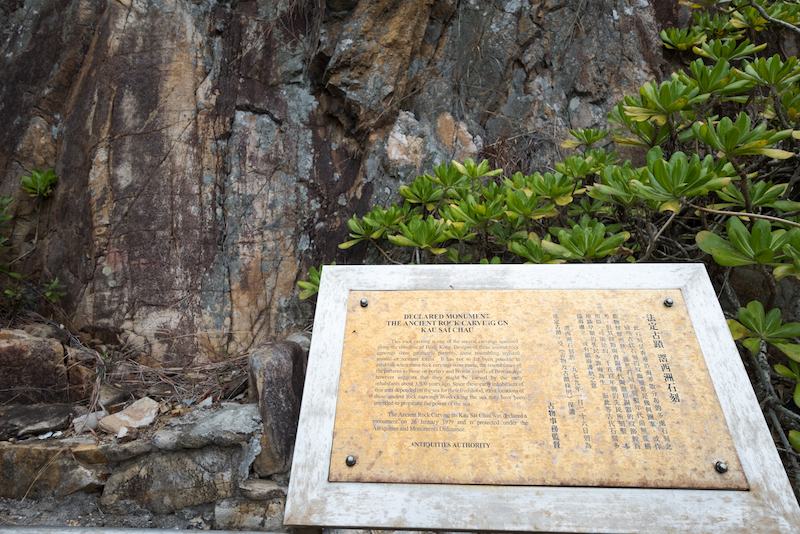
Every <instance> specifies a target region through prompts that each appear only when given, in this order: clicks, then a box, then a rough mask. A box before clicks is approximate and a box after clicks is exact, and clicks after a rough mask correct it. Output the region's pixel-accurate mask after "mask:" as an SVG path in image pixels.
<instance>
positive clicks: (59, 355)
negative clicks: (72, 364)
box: [0, 330, 71, 404]
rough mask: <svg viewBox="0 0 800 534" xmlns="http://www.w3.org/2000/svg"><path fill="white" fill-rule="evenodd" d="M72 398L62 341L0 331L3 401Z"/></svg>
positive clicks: (52, 400) (0, 387)
mask: <svg viewBox="0 0 800 534" xmlns="http://www.w3.org/2000/svg"><path fill="white" fill-rule="evenodd" d="M69 397H70V395H69V383H68V381H67V369H66V367H65V366H64V348H63V347H62V346H61V343H59V342H58V341H56V340H54V339H43V338H38V337H34V336H31V335H29V334H26V333H25V332H22V331H20V330H2V331H0V403H10V402H14V403H17V404H33V403H37V402H68V401H69V400H71V399H70V398H69Z"/></svg>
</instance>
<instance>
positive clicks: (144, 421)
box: [97, 397, 158, 434]
mask: <svg viewBox="0 0 800 534" xmlns="http://www.w3.org/2000/svg"><path fill="white" fill-rule="evenodd" d="M156 415H158V403H157V402H156V401H154V400H153V399H151V398H150V397H142V398H141V399H139V400H137V401H136V402H134V403H133V404H131V405H130V406H128V407H127V408H125V409H124V410H122V411H121V412H118V413H115V414H113V415H109V416H107V417H103V418H102V419H100V421H98V423H97V426H98V427H99V428H100V429H101V430H103V431H104V432H108V433H109V434H117V433H119V431H120V430H121V429H122V428H123V427H127V428H142V427H145V426H148V425H150V424H152V422H153V421H154V420H155V418H156Z"/></svg>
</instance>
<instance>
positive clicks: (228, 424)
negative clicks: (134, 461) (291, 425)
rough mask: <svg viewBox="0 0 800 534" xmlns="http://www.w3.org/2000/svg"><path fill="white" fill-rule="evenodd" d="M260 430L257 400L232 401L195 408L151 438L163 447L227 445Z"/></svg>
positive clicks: (195, 447) (160, 447)
mask: <svg viewBox="0 0 800 534" xmlns="http://www.w3.org/2000/svg"><path fill="white" fill-rule="evenodd" d="M261 432H262V426H261V413H260V412H259V409H258V404H233V403H229V404H226V405H224V406H221V407H219V406H218V407H216V408H210V409H204V410H195V411H193V412H192V413H190V414H187V415H185V416H183V417H181V418H180V419H173V420H171V421H169V423H167V426H165V427H164V428H162V429H160V430H158V431H156V433H155V434H153V437H152V439H151V442H152V444H153V446H154V447H156V448H158V449H162V450H178V449H197V448H200V447H205V446H206V445H219V446H221V447H230V446H233V445H236V444H239V443H242V442H245V441H247V440H249V439H250V437H252V436H253V435H254V434H258V433H261Z"/></svg>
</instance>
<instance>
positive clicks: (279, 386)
mask: <svg viewBox="0 0 800 534" xmlns="http://www.w3.org/2000/svg"><path fill="white" fill-rule="evenodd" d="M248 369H249V371H248V372H249V373H250V384H251V387H252V386H255V390H256V391H251V396H252V397H256V398H257V399H258V406H259V409H260V411H261V419H262V421H263V426H264V428H263V431H264V433H263V434H262V436H261V440H260V444H259V445H260V448H261V452H260V454H258V456H257V457H256V458H255V462H254V463H253V470H254V471H255V472H256V473H257V474H258V475H259V476H261V477H267V476H270V475H274V474H277V473H286V472H288V471H289V468H290V467H291V465H292V452H293V450H294V439H295V437H296V436H297V420H298V418H299V416H300V402H301V400H302V398H303V383H304V381H305V373H306V359H305V356H304V352H303V349H302V347H300V345H298V344H297V343H293V342H291V341H280V342H275V343H266V344H264V345H261V346H259V347H257V348H256V349H255V350H253V351H252V352H251V353H250V356H249V359H248Z"/></svg>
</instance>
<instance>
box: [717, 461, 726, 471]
mask: <svg viewBox="0 0 800 534" xmlns="http://www.w3.org/2000/svg"><path fill="white" fill-rule="evenodd" d="M714 469H716V470H717V473H727V472H728V464H726V463H725V462H722V461H720V462H717V463H716V464H714Z"/></svg>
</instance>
